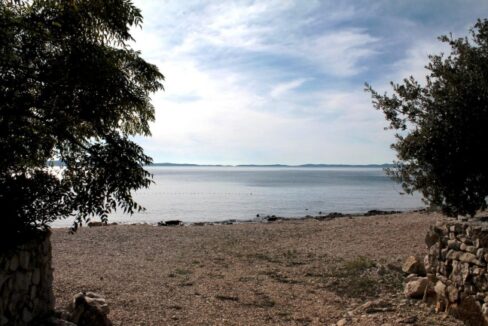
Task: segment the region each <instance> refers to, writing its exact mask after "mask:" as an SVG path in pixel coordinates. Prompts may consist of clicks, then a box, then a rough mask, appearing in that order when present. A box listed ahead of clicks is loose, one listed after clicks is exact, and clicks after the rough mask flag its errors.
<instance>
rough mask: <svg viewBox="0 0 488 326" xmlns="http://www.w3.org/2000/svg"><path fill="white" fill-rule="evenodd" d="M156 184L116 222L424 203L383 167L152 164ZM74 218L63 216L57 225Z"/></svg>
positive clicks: (407, 207) (223, 217)
mask: <svg viewBox="0 0 488 326" xmlns="http://www.w3.org/2000/svg"><path fill="white" fill-rule="evenodd" d="M146 169H147V170H148V171H149V172H150V173H151V174H152V175H153V181H154V183H153V184H152V185H151V186H150V187H149V188H147V189H141V190H138V191H136V192H135V193H134V194H133V196H134V198H135V199H136V201H137V202H138V203H139V204H141V205H142V206H143V207H145V208H146V210H145V211H143V212H138V213H134V214H133V215H128V214H124V213H122V212H121V211H116V212H114V213H112V214H111V215H110V216H109V221H110V222H117V223H150V224H156V223H157V222H160V221H167V220H180V221H183V222H188V223H194V222H217V221H227V220H236V221H244V220H253V219H256V218H257V219H260V218H263V217H266V216H272V215H275V216H279V217H285V218H293V217H303V216H306V215H312V216H317V215H319V214H322V215H326V214H328V213H331V212H340V213H364V212H367V211H369V210H373V209H375V210H398V211H406V210H414V209H420V208H424V207H425V205H424V204H423V202H422V201H421V197H420V196H419V195H418V194H414V195H407V194H404V193H403V192H402V188H401V186H400V184H398V183H396V182H394V181H393V180H392V179H390V177H388V176H387V175H386V174H385V172H384V170H383V169H382V168H378V167H320V168H310V167H200V166H177V167H174V166H172V167H167V166H155V167H148V168H146ZM71 223H72V221H69V220H58V221H56V222H55V225H53V226H54V227H64V226H69V225H70V224H71Z"/></svg>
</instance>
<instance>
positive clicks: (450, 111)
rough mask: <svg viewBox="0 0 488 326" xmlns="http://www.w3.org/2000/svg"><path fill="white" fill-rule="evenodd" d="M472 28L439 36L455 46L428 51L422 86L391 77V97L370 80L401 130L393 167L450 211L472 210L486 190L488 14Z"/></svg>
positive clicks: (408, 187)
mask: <svg viewBox="0 0 488 326" xmlns="http://www.w3.org/2000/svg"><path fill="white" fill-rule="evenodd" d="M470 34H471V35H470V36H471V37H469V38H468V37H464V38H453V37H452V35H450V36H441V37H439V40H440V41H442V42H445V43H447V44H448V45H449V46H450V48H451V53H450V54H449V55H447V56H445V55H443V54H441V55H431V56H429V59H430V62H429V64H428V65H427V66H426V68H427V69H428V71H429V74H428V76H427V77H426V82H425V84H424V85H421V84H420V83H419V82H417V81H416V80H415V79H414V78H413V77H410V78H407V79H404V80H403V83H402V84H395V83H391V85H392V87H393V90H394V94H393V95H391V96H388V95H387V94H386V93H385V94H384V95H381V94H378V93H377V92H376V91H374V90H373V89H372V87H371V86H370V85H368V84H366V90H367V91H369V92H371V95H372V98H373V105H374V107H375V108H376V109H379V110H382V111H383V112H384V114H385V117H386V119H387V120H388V121H389V123H390V126H389V128H390V129H394V130H396V131H397V133H396V143H394V144H393V145H392V148H393V149H395V150H396V152H397V157H398V161H397V162H395V166H394V168H392V169H390V170H389V171H388V173H389V174H390V175H391V176H393V177H394V178H396V179H398V180H399V181H401V183H402V186H403V188H404V189H405V191H406V192H408V193H412V192H414V191H420V192H421V193H422V195H423V197H424V199H425V201H426V202H427V203H429V204H432V205H435V206H438V207H441V208H442V210H443V212H444V213H445V214H447V215H449V216H456V215H458V214H462V215H465V214H469V215H471V216H473V215H474V214H475V213H476V211H477V210H478V209H485V208H486V196H487V195H488V164H487V163H486V161H485V159H484V152H485V151H486V147H485V146H486V145H487V144H488V132H487V126H488V20H486V19H484V20H478V21H477V23H476V24H475V25H474V27H473V28H472V29H471V33H470Z"/></svg>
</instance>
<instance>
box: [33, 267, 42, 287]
mask: <svg viewBox="0 0 488 326" xmlns="http://www.w3.org/2000/svg"><path fill="white" fill-rule="evenodd" d="M40 281H41V271H40V269H39V268H36V269H34V272H33V273H32V284H34V285H38V284H39V282H40Z"/></svg>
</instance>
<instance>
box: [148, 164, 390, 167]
mask: <svg viewBox="0 0 488 326" xmlns="http://www.w3.org/2000/svg"><path fill="white" fill-rule="evenodd" d="M146 166H147V167H153V166H167V167H236V168H389V167H393V166H394V165H393V164H387V163H385V164H299V165H288V164H237V165H224V164H189V163H153V164H149V165H146Z"/></svg>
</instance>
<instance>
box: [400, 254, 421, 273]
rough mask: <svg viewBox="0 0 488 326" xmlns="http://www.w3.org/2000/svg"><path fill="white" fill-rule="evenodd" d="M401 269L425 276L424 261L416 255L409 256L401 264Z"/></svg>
mask: <svg viewBox="0 0 488 326" xmlns="http://www.w3.org/2000/svg"><path fill="white" fill-rule="evenodd" d="M402 271H403V272H404V273H406V274H417V275H422V276H425V267H424V263H423V262H422V261H421V260H420V259H419V258H418V257H416V256H409V257H408V258H407V259H406V260H405V263H404V264H403V266H402Z"/></svg>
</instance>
